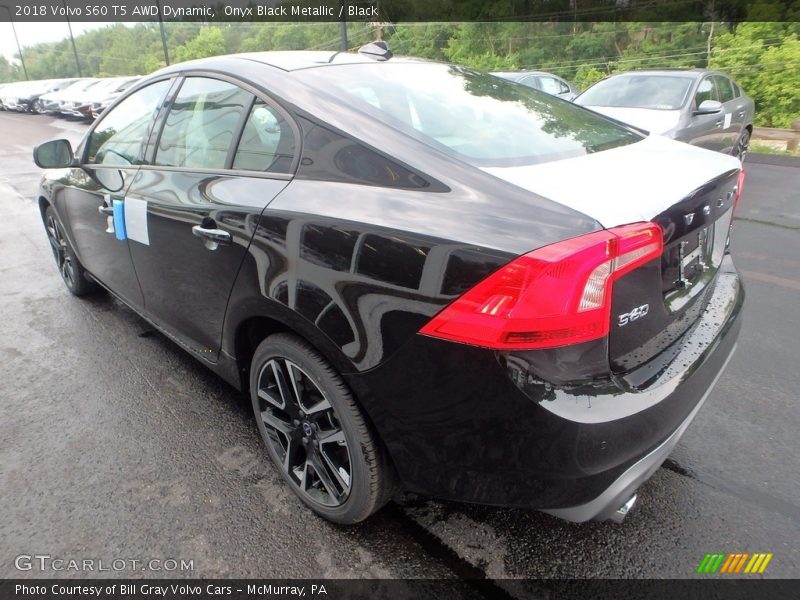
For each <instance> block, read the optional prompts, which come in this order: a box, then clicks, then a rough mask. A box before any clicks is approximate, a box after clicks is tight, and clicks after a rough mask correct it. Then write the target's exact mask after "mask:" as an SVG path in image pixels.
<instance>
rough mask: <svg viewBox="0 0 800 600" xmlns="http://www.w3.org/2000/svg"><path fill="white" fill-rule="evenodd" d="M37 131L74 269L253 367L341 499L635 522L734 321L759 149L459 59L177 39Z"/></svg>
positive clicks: (320, 492) (292, 480) (260, 404)
mask: <svg viewBox="0 0 800 600" xmlns="http://www.w3.org/2000/svg"><path fill="white" fill-rule="evenodd" d="M373 51H374V50H373ZM377 58H378V59H380V58H384V59H385V58H387V56H385V55H384V56H380V54H379V55H378V56H377ZM34 157H35V160H36V163H37V164H38V165H39V166H41V167H44V168H49V169H53V170H49V171H47V172H45V174H44V176H43V179H42V183H41V187H40V191H39V197H38V203H39V206H40V208H41V213H42V218H43V221H44V224H45V227H46V230H47V235H48V236H49V239H50V243H51V245H52V250H53V256H54V257H55V260H56V263H57V265H58V268H59V270H60V273H61V276H62V277H63V279H64V282H65V283H66V285H67V287H68V288H69V290H70V291H71V292H72V293H74V294H75V295H78V296H81V295H84V294H87V293H89V292H91V291H93V290H94V289H95V288H97V287H98V286H102V287H103V288H106V289H108V290H110V291H111V292H112V293H113V294H115V295H116V296H118V297H119V298H121V299H122V300H123V301H124V302H125V303H127V304H128V305H130V306H131V307H133V308H134V309H135V310H136V311H138V312H139V313H140V314H141V315H143V316H144V318H146V319H147V320H148V321H150V322H151V323H153V324H154V325H155V326H156V327H158V328H159V329H160V330H161V331H163V332H164V333H165V334H166V335H167V336H168V337H169V338H171V339H173V340H175V341H176V342H177V343H178V344H180V345H181V346H182V347H183V348H184V349H186V350H187V351H188V352H190V353H191V354H192V355H194V356H195V357H196V358H197V360H199V361H200V362H202V363H203V364H205V365H207V366H208V367H209V368H210V369H212V370H213V371H215V372H216V373H218V374H219V375H221V376H222V377H223V378H224V379H226V380H227V381H228V382H230V383H231V384H232V385H233V386H235V387H237V388H239V389H242V390H249V394H250V397H251V399H252V404H253V409H254V414H255V418H256V422H257V425H258V429H259V431H260V432H261V435H262V437H263V439H264V442H265V445H266V450H267V452H268V454H269V456H270V457H271V458H272V460H273V461H274V462H275V465H276V468H277V469H279V470H280V472H281V473H282V474H283V477H284V478H285V480H286V482H287V484H288V485H289V487H290V488H291V489H292V490H293V491H294V492H295V493H296V494H297V496H298V497H299V498H300V499H301V500H302V501H303V502H305V503H306V504H307V505H308V506H309V507H311V508H312V509H313V510H314V511H316V512H317V513H319V514H321V515H323V516H325V517H326V518H328V519H331V520H333V521H337V522H340V523H354V522H357V521H359V520H362V519H364V518H366V517H367V516H369V515H370V514H371V513H373V512H374V511H376V510H377V509H378V508H380V506H381V505H382V504H384V503H385V502H386V501H387V500H388V499H389V498H390V496H391V495H392V493H393V491H394V490H395V489H397V486H398V485H399V486H403V487H404V488H406V489H409V490H413V491H415V492H419V493H424V494H427V495H431V496H437V497H441V498H451V499H458V500H464V501H470V502H478V503H487V504H493V505H504V506H523V507H534V508H538V509H543V510H546V511H548V512H550V513H552V514H555V515H558V516H561V517H563V518H566V519H570V520H574V521H585V520H589V519H607V518H612V519H617V520H620V519H621V518H622V517H623V516H624V515H625V513H626V512H627V511H628V509H630V507H631V505H632V504H633V502H634V499H635V494H636V490H637V488H638V486H639V485H640V484H641V483H642V482H643V481H645V480H646V479H647V478H648V477H649V476H650V475H651V474H652V473H653V472H654V471H655V470H656V469H657V468H658V466H659V465H660V464H661V462H662V461H663V460H664V459H665V458H666V457H667V455H668V454H669V453H670V451H671V450H672V448H673V447H674V446H675V444H676V442H677V440H678V438H679V437H680V436H681V435H682V434H683V432H684V431H685V430H686V428H687V427H688V426H689V423H690V422H691V420H692V419H693V418H694V416H695V415H696V414H697V412H698V410H700V407H701V406H702V404H703V402H704V401H705V399H706V398H707V397H708V395H709V392H710V390H711V389H712V387H713V385H714V383H715V382H716V380H717V378H718V377H719V376H720V374H721V372H722V370H723V369H724V367H725V365H726V364H727V362H728V360H729V358H730V356H731V354H732V352H733V349H734V345H735V340H736V337H737V334H738V331H739V326H740V319H739V318H738V317H739V314H740V310H741V307H742V302H743V291H742V287H741V283H740V280H739V276H738V275H737V272H736V269H735V268H734V265H733V262H732V260H731V257H730V255H729V254H728V238H729V235H728V233H729V228H730V224H731V218H732V214H733V211H734V209H735V206H736V203H737V202H738V200H739V196H740V193H741V189H742V177H743V172H742V171H741V169H740V163H739V161H738V160H736V159H735V158H732V157H730V156H725V155H722V154H719V153H715V152H708V151H706V150H703V149H700V148H694V147H691V146H687V145H685V144H680V143H677V142H674V141H672V140H668V139H666V138H663V137H660V136H650V137H647V136H645V135H643V134H642V133H640V132H639V131H637V130H635V129H633V128H630V127H628V126H623V125H620V124H619V123H617V122H614V121H612V120H609V119H607V118H606V117H603V116H601V115H598V114H596V113H594V112H591V111H588V110H586V109H584V108H582V107H579V106H575V105H573V104H570V103H567V102H562V101H560V100H557V99H554V98H552V97H551V96H549V95H547V94H543V93H541V92H538V91H535V90H531V89H528V88H526V87H524V86H519V85H514V84H511V83H503V82H500V83H498V79H497V78H495V77H493V76H491V75H488V74H484V73H480V72H476V71H473V70H470V69H467V68H463V67H459V66H453V65H446V64H439V63H428V62H424V61H414V60H405V59H399V58H395V59H391V60H383V61H380V60H375V58H374V57H371V56H365V55H361V54H348V53H328V52H296V53H295V52H276V53H262V54H249V55H240V56H228V57H216V58H209V59H203V60H200V61H194V62H191V63H186V64H183V65H174V66H171V67H168V68H166V69H164V70H161V71H159V72H157V73H155V74H154V75H152V76H150V77H148V78H146V79H144V80H142V81H141V82H139V83H138V84H137V85H136V86H135V87H134V88H132V89H131V90H129V91H127V92H126V93H125V94H124V95H123V96H122V97H121V98H120V99H118V100H117V101H116V102H115V104H113V105H112V106H111V107H109V109H108V110H107V111H106V112H105V113H104V114H103V115H102V116H101V118H100V119H99V120H98V121H97V122H96V123H95V124H94V126H93V127H91V128H90V129H89V131H88V132H87V134H86V136H85V137H84V139H83V141H82V142H81V143H80V145H79V146H78V147H77V148H76V150H75V153H74V156H73V152H72V149H71V148H70V146H69V143H68V142H67V141H66V140H55V141H51V142H47V143H44V144H42V145H40V146H39V147H38V148H37V149H36V150H35V151H34Z"/></svg>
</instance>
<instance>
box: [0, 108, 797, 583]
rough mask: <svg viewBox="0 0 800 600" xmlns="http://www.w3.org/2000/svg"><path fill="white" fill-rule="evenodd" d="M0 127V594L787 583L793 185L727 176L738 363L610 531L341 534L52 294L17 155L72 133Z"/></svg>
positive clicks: (460, 510) (213, 410)
mask: <svg viewBox="0 0 800 600" xmlns="http://www.w3.org/2000/svg"><path fill="white" fill-rule="evenodd" d="M0 128H2V131H3V139H4V143H3V146H2V147H1V148H0V158H2V162H1V163H0V207H2V214H3V218H2V219H1V220H0V256H2V262H0V270H1V271H2V280H3V285H2V287H1V288H0V314H2V315H3V319H2V320H1V321H0V323H1V325H0V327H1V328H2V329H0V331H2V335H1V336H0V359H2V360H0V397H2V398H3V402H2V403H0V503H2V506H3V510H2V512H1V513H0V515H1V516H0V539H2V540H3V543H2V546H1V548H0V549H1V550H2V552H1V553H0V576H3V577H14V576H41V575H58V574H59V572H58V571H54V570H52V569H50V570H47V571H45V572H44V573H42V572H38V571H35V570H30V571H24V572H20V571H18V570H17V569H16V568H15V566H14V561H15V557H17V556H18V555H20V554H34V553H42V554H49V555H52V556H54V557H56V556H57V557H63V558H66V559H70V558H79V559H84V558H90V559H103V560H105V561H106V562H107V563H110V562H111V561H112V560H114V559H140V560H145V561H147V560H159V561H162V563H163V561H165V560H166V559H177V560H178V562H180V559H184V560H191V561H193V563H192V570H180V569H176V570H170V572H169V573H165V572H164V571H163V570H162V571H157V570H155V569H153V570H149V571H145V572H144V573H143V574H144V575H148V576H162V575H165V574H168V575H170V576H196V577H231V576H242V577H245V576H264V577H303V576H307V577H315V576H327V577H359V576H372V577H430V578H438V577H447V578H464V577H476V576H485V577H487V578H490V579H504V578H516V577H689V576H692V575H693V573H694V570H695V568H696V566H697V564H698V563H699V562H700V560H701V559H702V558H703V555H704V554H705V553H706V552H771V553H773V554H774V558H773V560H772V562H771V563H770V565H769V569H768V570H767V572H766V573H765V576H771V577H781V576H782V577H797V576H798V575H800V551H798V548H797V540H798V539H800V502H798V500H797V498H798V496H800V475H798V470H797V460H796V442H795V443H793V442H792V441H791V440H793V439H796V436H797V430H798V428H800V411H799V410H798V406H797V400H798V395H799V394H798V391H797V390H798V389H800V372H799V371H798V368H797V364H798V357H800V308H798V306H799V305H800V302H798V300H800V258H798V257H800V167H798V166H778V165H772V164H762V163H757V162H755V160H757V159H754V160H753V161H751V162H750V164H749V165H748V167H747V170H748V179H747V182H746V184H745V194H744V198H743V201H742V206H741V207H740V210H739V213H738V216H739V219H738V222H737V224H736V227H735V238H734V254H735V257H736V261H737V265H738V267H739V268H740V270H742V272H743V275H744V279H745V282H746V284H747V292H748V300H747V307H746V309H745V322H744V326H743V330H742V334H741V338H740V343H739V350H738V353H737V354H736V355H735V357H734V359H733V361H732V362H731V364H730V366H729V369H728V371H727V373H726V374H725V375H724V376H723V378H722V379H721V380H720V383H719V385H718V387H717V389H716V390H715V392H714V393H713V395H712V396H711V397H710V399H709V401H708V402H707V403H706V405H705V407H704V408H703V410H702V411H701V413H700V414H699V416H698V417H697V419H696V420H695V422H694V424H693V425H692V427H691V428H690V429H689V431H688V433H687V434H686V436H685V437H684V438H683V440H682V441H681V443H680V444H679V446H678V448H677V449H676V451H675V452H674V453H673V455H672V456H671V458H670V460H669V461H668V463H667V464H666V465H665V467H664V468H662V469H660V470H659V472H658V473H657V474H656V475H655V476H654V477H653V478H652V479H651V480H650V481H649V482H648V483H647V484H645V486H643V488H642V489H641V491H640V494H639V502H638V505H637V506H636V508H635V509H634V511H633V512H632V514H631V515H630V516H629V517H628V519H627V520H626V521H625V523H624V524H622V525H614V524H611V523H590V524H584V525H575V524H570V523H565V522H562V521H559V520H557V519H554V518H552V517H549V516H546V515H543V514H540V513H536V512H533V511H523V510H501V509H494V508H483V507H474V506H465V505H460V504H453V503H440V502H434V501H430V500H427V499H424V498H414V497H403V498H400V499H398V500H399V501H398V502H397V503H395V504H392V505H390V506H389V507H388V508H387V509H386V510H384V511H382V512H381V513H379V514H378V515H377V516H376V517H375V518H373V519H372V520H370V521H369V522H367V523H365V524H363V525H360V526H358V527H354V528H350V529H342V528H337V527H335V526H332V525H330V524H328V523H326V522H324V521H322V520H320V519H317V518H315V517H312V516H310V515H309V514H308V513H307V511H305V510H304V509H303V508H302V507H301V505H300V504H299V503H298V502H297V501H296V500H295V499H294V497H293V496H292V494H291V493H290V492H289V490H288V489H286V488H285V487H284V485H283V484H282V483H281V481H280V478H279V476H278V474H277V473H275V472H274V471H273V469H272V467H271V465H270V464H269V463H268V462H267V459H266V456H265V455H264V454H263V451H262V444H261V441H260V439H259V437H258V433H257V431H256V428H255V426H254V423H253V421H252V418H251V414H250V407H249V404H248V400H247V399H246V398H244V397H243V396H242V395H241V394H238V393H236V392H235V391H234V390H233V389H232V388H230V387H228V386H227V385H226V384H224V383H223V382H222V381H221V380H219V379H217V378H216V377H215V376H214V375H212V374H211V373H210V372H208V371H207V370H205V369H204V368H203V367H201V366H200V365H199V363H197V362H196V361H195V360H193V359H192V358H191V357H190V356H189V355H187V354H186V353H184V352H183V351H182V350H180V349H179V348H178V347H177V346H175V345H174V344H173V343H171V342H170V341H168V340H167V339H166V338H165V337H163V336H162V335H160V334H159V333H156V332H154V331H153V330H152V328H151V327H150V326H149V325H148V324H147V323H146V322H145V321H143V320H142V319H141V318H139V317H138V316H136V315H135V314H134V313H133V312H131V311H130V310H128V309H127V308H125V307H124V306H122V305H120V304H119V303H118V302H116V301H114V300H112V299H111V298H109V297H108V296H105V295H101V296H98V297H95V298H92V299H89V300H84V301H81V300H78V299H76V298H73V297H71V296H70V295H69V293H68V292H67V291H66V289H64V287H63V284H62V282H61V281H60V278H59V277H58V273H57V272H56V269H55V268H54V265H53V264H52V259H51V257H50V253H49V248H48V246H47V241H46V238H45V236H44V233H43V231H42V227H41V223H40V221H39V216H38V211H37V209H36V205H35V202H34V194H35V190H36V182H37V180H38V175H39V171H38V170H37V169H36V167H35V166H34V165H33V163H32V161H31V158H30V154H31V148H32V146H33V145H34V144H35V143H37V142H39V141H42V140H45V139H49V138H53V137H68V138H69V139H71V140H72V141H73V142H75V141H77V140H78V139H79V138H80V136H81V133H82V131H84V130H85V126H84V125H82V124H79V123H76V122H70V121H61V120H54V119H52V118H49V117H39V116H29V115H21V114H10V113H0ZM520 477H524V473H522V474H520ZM162 563H159V564H162ZM126 569H128V570H125V571H122V573H120V574H124V575H128V576H135V575H138V573H135V572H132V571H131V570H130V569H129V568H128V567H126ZM137 570H138V569H137ZM72 574H73V575H74V573H72ZM98 574H109V573H108V572H104V573H98ZM111 574H113V571H112V572H111ZM463 585H466V584H463ZM501 585H503V586H504V587H505V588H506V589H508V590H509V591H511V592H512V593H514V592H515V591H516V590H518V587H517V586H514V585H510V584H508V583H502V584H501Z"/></svg>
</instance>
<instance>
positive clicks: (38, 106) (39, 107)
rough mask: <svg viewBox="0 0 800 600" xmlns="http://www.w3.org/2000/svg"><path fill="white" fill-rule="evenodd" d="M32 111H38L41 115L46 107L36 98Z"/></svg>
mask: <svg viewBox="0 0 800 600" xmlns="http://www.w3.org/2000/svg"><path fill="white" fill-rule="evenodd" d="M32 112H34V113H36V114H37V115H41V114H42V113H43V112H44V109H43V108H42V103H41V102H40V101H39V100H35V101H34V102H33V110H32Z"/></svg>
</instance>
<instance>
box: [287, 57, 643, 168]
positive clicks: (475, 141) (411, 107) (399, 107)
mask: <svg viewBox="0 0 800 600" xmlns="http://www.w3.org/2000/svg"><path fill="white" fill-rule="evenodd" d="M296 75H297V77H299V78H301V79H304V80H306V81H308V82H309V83H312V84H314V85H315V87H317V88H318V89H323V90H326V91H330V92H331V93H333V94H334V95H335V96H337V97H340V98H344V99H345V101H346V102H347V103H348V104H349V105H350V106H352V107H353V108H356V109H357V110H360V111H362V112H364V113H367V114H369V115H370V116H372V117H374V118H375V119H376V120H379V121H381V122H384V123H388V124H389V125H391V126H392V127H394V128H396V129H398V130H400V131H402V132H404V133H407V134H409V135H411V136H413V137H415V138H416V139H418V140H420V141H421V142H423V143H425V144H428V145H431V146H434V147H436V148H438V149H440V150H443V151H444V152H446V153H448V154H451V155H454V156H456V157H458V158H460V159H462V160H465V161H466V162H469V163H471V164H474V165H476V166H481V167H484V166H518V165H526V164H535V163H540V162H545V161H549V160H557V159H562V158H571V157H574V156H581V155H584V154H590V153H592V152H599V151H601V150H607V149H609V148H614V147H617V146H622V145H626V144H631V143H634V142H637V141H639V140H641V139H642V136H641V135H640V134H638V133H636V132H634V131H633V130H631V129H628V128H626V127H623V126H621V125H618V124H615V123H613V122H611V121H610V120H608V119H606V118H605V117H602V116H600V115H597V114H594V113H592V112H589V111H587V110H584V109H582V108H580V107H576V106H575V105H573V104H571V103H569V102H565V101H563V100H559V99H557V98H554V97H553V96H550V95H548V94H544V93H542V92H539V91H537V90H532V89H530V88H526V87H523V86H520V85H516V84H512V83H509V82H507V81H504V80H502V79H499V78H497V77H494V76H492V75H489V74H487V73H480V72H477V71H473V70H470V69H467V68H464V67H458V66H453V65H445V64H430V63H393V64H392V63H376V64H359V65H340V66H336V67H330V68H317V69H308V70H305V71H299V72H297V73H296Z"/></svg>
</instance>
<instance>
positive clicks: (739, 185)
mask: <svg viewBox="0 0 800 600" xmlns="http://www.w3.org/2000/svg"><path fill="white" fill-rule="evenodd" d="M742 190H744V169H741V170H740V171H739V178H738V179H737V180H736V190H735V191H734V195H733V212H734V213H735V212H736V209H737V208H739V198H741V197H742Z"/></svg>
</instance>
